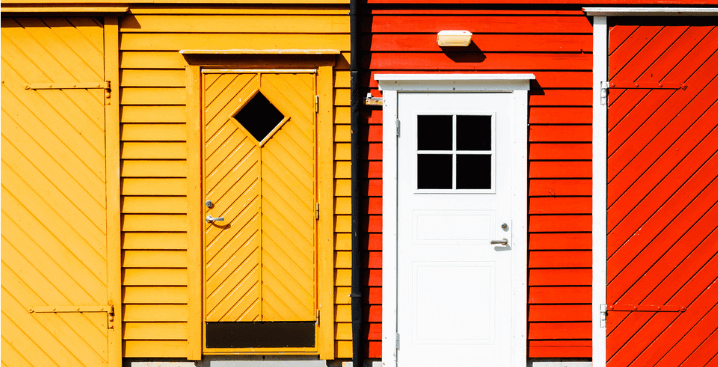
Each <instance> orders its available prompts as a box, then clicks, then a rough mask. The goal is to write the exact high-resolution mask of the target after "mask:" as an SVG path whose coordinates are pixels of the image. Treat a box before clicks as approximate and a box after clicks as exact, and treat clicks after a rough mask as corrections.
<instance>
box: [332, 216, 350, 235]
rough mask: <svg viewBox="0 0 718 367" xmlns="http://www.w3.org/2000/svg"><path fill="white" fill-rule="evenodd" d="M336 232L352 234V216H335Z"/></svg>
mask: <svg viewBox="0 0 718 367" xmlns="http://www.w3.org/2000/svg"><path fill="white" fill-rule="evenodd" d="M335 218H336V219H335V224H334V232H351V231H352V216H351V215H337V216H335Z"/></svg>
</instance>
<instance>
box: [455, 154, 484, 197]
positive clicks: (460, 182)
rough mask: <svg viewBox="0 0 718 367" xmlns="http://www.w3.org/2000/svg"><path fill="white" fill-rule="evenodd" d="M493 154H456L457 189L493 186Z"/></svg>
mask: <svg viewBox="0 0 718 367" xmlns="http://www.w3.org/2000/svg"><path fill="white" fill-rule="evenodd" d="M491 171H492V170H491V155H490V154H486V155H473V154H472V155H469V154H457V155H456V188H457V189H490V188H491Z"/></svg>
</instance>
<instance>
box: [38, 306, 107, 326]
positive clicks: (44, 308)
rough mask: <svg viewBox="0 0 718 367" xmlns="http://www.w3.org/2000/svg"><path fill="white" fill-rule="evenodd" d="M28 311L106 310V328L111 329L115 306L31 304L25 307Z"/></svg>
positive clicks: (69, 311)
mask: <svg viewBox="0 0 718 367" xmlns="http://www.w3.org/2000/svg"><path fill="white" fill-rule="evenodd" d="M27 311H28V312H30V313H71V312H73V313H74V312H80V313H84V312H107V328H108V329H112V328H113V326H112V322H113V321H114V320H115V307H114V306H112V305H108V306H31V307H29V308H28V309H27Z"/></svg>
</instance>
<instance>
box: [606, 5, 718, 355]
mask: <svg viewBox="0 0 718 367" xmlns="http://www.w3.org/2000/svg"><path fill="white" fill-rule="evenodd" d="M621 22H622V23H620V24H616V25H613V26H611V28H610V36H609V59H608V60H609V61H608V68H609V83H610V84H609V85H610V89H609V109H608V111H609V112H608V124H609V126H608V130H609V132H608V156H609V158H608V225H607V227H608V279H607V280H608V289H607V292H608V294H607V304H608V308H609V311H608V320H607V333H608V338H607V358H608V365H609V366H611V367H614V366H615V367H618V366H628V365H631V366H678V365H684V366H704V365H709V364H718V356H717V355H716V353H717V352H718V284H716V282H717V277H718V256H716V254H717V253H718V230H716V226H717V223H718V205H717V204H716V203H717V202H718V180H717V179H716V177H717V176H718V154H717V152H718V103H717V100H718V77H717V75H718V28H717V27H716V26H715V24H716V23H715V21H713V25H710V23H701V22H702V20H701V19H683V20H670V21H668V20H652V22H653V23H647V22H645V21H644V20H640V21H631V20H628V19H627V20H622V21H621ZM612 307H613V310H612V309H611V308H612ZM634 307H635V310H634ZM659 308H660V309H659Z"/></svg>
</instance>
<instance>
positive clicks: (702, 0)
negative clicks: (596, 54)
mask: <svg viewBox="0 0 718 367" xmlns="http://www.w3.org/2000/svg"><path fill="white" fill-rule="evenodd" d="M367 3H368V4H414V5H416V4H440V5H446V4H491V5H496V4H506V5H516V4H528V5H535V4H557V5H566V4H579V5H594V4H601V5H605V4H616V5H631V4H635V5H642V4H645V5H656V3H657V2H656V0H632V1H624V0H585V1H581V2H577V1H565V0H450V1H440V0H368V1H367ZM658 3H659V4H662V5H670V4H673V5H710V4H717V3H716V2H715V1H714V0H661V1H660V2H658Z"/></svg>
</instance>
